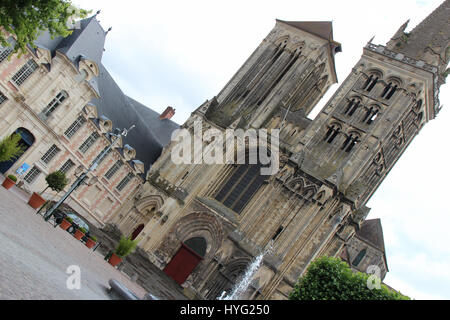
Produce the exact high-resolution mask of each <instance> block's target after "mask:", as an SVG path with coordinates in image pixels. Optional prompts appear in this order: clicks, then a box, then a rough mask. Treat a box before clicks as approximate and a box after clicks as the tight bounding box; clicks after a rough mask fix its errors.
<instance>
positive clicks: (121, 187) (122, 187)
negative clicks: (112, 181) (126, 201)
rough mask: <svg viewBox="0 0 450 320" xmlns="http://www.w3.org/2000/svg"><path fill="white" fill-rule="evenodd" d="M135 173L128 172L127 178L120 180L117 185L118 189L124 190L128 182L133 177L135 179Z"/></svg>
mask: <svg viewBox="0 0 450 320" xmlns="http://www.w3.org/2000/svg"><path fill="white" fill-rule="evenodd" d="M133 177H134V175H133V174H132V173H131V172H130V173H128V174H127V175H126V176H125V178H123V179H122V181H120V182H119V184H118V185H117V187H116V189H117V190H119V191H122V190H123V189H124V188H125V187H126V186H127V184H128V183H129V182H130V181H131V179H133Z"/></svg>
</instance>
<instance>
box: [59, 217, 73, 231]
mask: <svg viewBox="0 0 450 320" xmlns="http://www.w3.org/2000/svg"><path fill="white" fill-rule="evenodd" d="M72 222H73V219H72V218H71V217H65V218H64V219H63V220H62V221H61V224H60V225H59V227H60V228H61V229H63V230H67V229H69V227H70V226H71V225H72Z"/></svg>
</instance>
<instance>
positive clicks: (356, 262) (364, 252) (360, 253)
mask: <svg viewBox="0 0 450 320" xmlns="http://www.w3.org/2000/svg"><path fill="white" fill-rule="evenodd" d="M365 255H366V249H362V250H361V251H360V252H359V253H358V255H357V256H356V258H355V259H353V262H352V265H354V266H355V267H357V266H358V265H359V264H360V262H361V260H362V259H363V258H364V256H365Z"/></svg>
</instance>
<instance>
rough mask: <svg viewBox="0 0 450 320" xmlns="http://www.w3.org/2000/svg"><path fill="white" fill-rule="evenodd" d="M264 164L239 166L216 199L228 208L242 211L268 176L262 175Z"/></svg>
mask: <svg viewBox="0 0 450 320" xmlns="http://www.w3.org/2000/svg"><path fill="white" fill-rule="evenodd" d="M261 168H262V165H260V164H242V165H239V166H237V167H236V168H235V169H234V170H233V172H232V174H231V175H230V177H229V179H228V180H227V182H226V183H225V184H224V185H223V187H222V189H220V191H219V192H218V193H217V195H216V196H215V199H216V200H217V201H219V202H221V203H223V204H224V205H225V206H226V207H227V208H230V209H232V210H233V211H235V212H237V213H241V212H242V210H243V209H244V207H245V206H246V205H247V203H249V202H250V200H251V198H252V197H253V195H254V194H255V193H256V191H258V189H259V188H260V187H261V186H262V184H263V183H264V181H265V180H266V179H267V178H268V176H266V175H261Z"/></svg>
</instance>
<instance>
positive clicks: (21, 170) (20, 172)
mask: <svg viewBox="0 0 450 320" xmlns="http://www.w3.org/2000/svg"><path fill="white" fill-rule="evenodd" d="M28 169H30V165H29V164H27V163H24V164H23V165H21V166H20V168H19V169H17V171H16V173H17V174H18V175H20V176H21V175H23V174H24V173H25V172H27V170H28Z"/></svg>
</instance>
